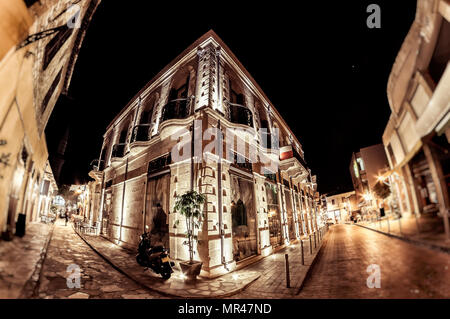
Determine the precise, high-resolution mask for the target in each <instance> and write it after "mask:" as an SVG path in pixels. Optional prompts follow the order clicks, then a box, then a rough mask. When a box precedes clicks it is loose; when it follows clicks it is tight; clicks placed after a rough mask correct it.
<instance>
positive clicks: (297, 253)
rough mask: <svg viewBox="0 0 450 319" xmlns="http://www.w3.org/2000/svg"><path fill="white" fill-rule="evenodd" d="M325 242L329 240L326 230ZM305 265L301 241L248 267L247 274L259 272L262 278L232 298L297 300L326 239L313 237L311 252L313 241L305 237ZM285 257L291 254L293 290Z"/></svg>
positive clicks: (290, 271)
mask: <svg viewBox="0 0 450 319" xmlns="http://www.w3.org/2000/svg"><path fill="white" fill-rule="evenodd" d="M323 240H324V241H325V240H326V234H325V230H324V237H323ZM302 241H303V254H304V265H302V258H301V245H300V242H298V243H295V244H291V245H289V246H288V247H286V248H284V249H281V250H279V251H277V252H276V253H274V254H272V255H271V256H268V257H266V258H264V259H262V260H261V261H259V262H257V263H255V264H252V265H250V266H247V267H246V268H245V270H246V271H256V272H259V273H261V277H260V278H259V279H258V280H257V281H256V282H255V283H253V284H252V285H251V286H249V287H248V288H247V289H245V290H244V291H243V292H241V293H239V294H237V295H234V296H232V297H231V298H234V299H241V298H255V299H288V298H296V296H297V295H298V293H299V292H300V291H301V289H302V287H303V283H304V281H305V279H306V277H307V276H308V274H309V272H310V270H311V268H312V266H313V265H314V262H315V260H316V256H317V254H318V253H319V251H320V248H321V245H322V243H323V241H322V236H321V237H320V240H319V237H318V236H317V237H316V243H314V237H313V236H312V237H311V244H312V246H311V250H312V253H311V250H310V244H309V238H308V237H304V238H302ZM285 254H288V260H289V274H290V288H287V287H286V261H285V259H286V258H285Z"/></svg>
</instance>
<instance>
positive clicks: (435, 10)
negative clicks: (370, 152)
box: [383, 0, 450, 237]
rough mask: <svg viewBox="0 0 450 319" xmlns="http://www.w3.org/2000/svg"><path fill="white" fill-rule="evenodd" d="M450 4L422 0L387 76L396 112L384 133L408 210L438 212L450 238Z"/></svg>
mask: <svg viewBox="0 0 450 319" xmlns="http://www.w3.org/2000/svg"><path fill="white" fill-rule="evenodd" d="M449 60H450V3H449V2H448V1H445V0H418V1H417V12H416V17H415V20H414V22H413V24H412V26H411V28H410V30H409V32H408V34H407V36H406V38H405V40H404V42H403V44H402V47H401V49H400V51H399V52H398V55H397V58H396V60H395V63H394V65H393V67H392V71H391V74H390V76H389V80H388V86H387V93H388V99H389V105H390V107H391V111H392V114H391V116H390V118H389V122H388V123H387V125H386V129H385V131H384V134H383V144H384V147H385V150H386V154H387V157H388V160H389V165H390V168H391V171H390V172H388V173H387V174H385V177H386V178H389V180H390V183H391V184H392V190H393V192H394V193H395V196H396V198H397V202H398V203H399V206H400V207H399V208H400V210H401V212H402V213H404V214H438V215H440V216H441V217H442V218H443V221H444V225H445V230H446V233H447V236H448V237H450V226H449V220H448V219H449V214H448V210H449V208H450V201H449V195H448V185H449V180H448V176H449V173H450V172H449V167H450V166H449V156H448V150H449V144H448V142H449V139H450V121H449V119H450V116H449V113H448V112H449V109H450V103H449V101H450V95H449V94H450V93H449V92H450V64H449Z"/></svg>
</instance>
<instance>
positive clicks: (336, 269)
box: [298, 225, 450, 312]
mask: <svg viewBox="0 0 450 319" xmlns="http://www.w3.org/2000/svg"><path fill="white" fill-rule="evenodd" d="M370 265H377V266H378V267H379V268H378V269H379V274H380V277H379V278H380V281H379V283H380V285H379V288H377V287H373V288H370V287H369V286H368V285H367V281H368V280H369V282H370V283H373V281H372V280H370V279H371V278H372V279H373V277H370V276H371V275H373V274H374V273H373V270H370V268H369V266H370ZM372 267H373V266H372ZM372 267H371V268H372ZM372 269H373V268H372ZM449 297H450V255H449V254H447V253H444V252H441V251H436V250H433V249H428V248H426V247H424V246H419V245H414V244H411V243H409V242H406V241H403V240H397V239H395V238H392V237H389V236H385V235H383V234H380V233H378V232H375V231H372V230H369V229H366V228H363V227H357V226H354V225H335V226H332V227H330V229H329V231H328V234H327V236H326V238H325V240H324V244H323V246H322V248H321V250H320V252H319V254H318V255H317V259H316V261H315V265H314V267H313V268H312V270H311V275H310V276H308V278H307V279H306V280H305V283H304V285H303V288H302V290H301V292H300V294H299V295H298V298H351V299H354V298H376V299H378V298H449ZM373 306H376V305H375V304H373ZM349 310H350V309H349ZM367 311H369V312H370V309H367Z"/></svg>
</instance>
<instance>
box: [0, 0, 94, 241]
mask: <svg viewBox="0 0 450 319" xmlns="http://www.w3.org/2000/svg"><path fill="white" fill-rule="evenodd" d="M99 2H100V1H99V0H81V1H69V0H64V1H60V0H58V1H57V0H41V1H33V0H29V1H21V0H2V1H1V2H0V21H1V24H0V25H1V27H0V232H1V233H3V238H5V239H11V238H12V234H14V231H15V223H16V220H17V218H18V215H19V214H20V213H21V214H24V215H26V221H35V220H38V219H39V214H40V213H41V212H42V211H41V209H43V206H42V203H43V202H44V199H43V198H42V196H47V195H44V194H48V191H47V190H48V189H49V187H48V186H49V185H48V183H47V182H46V181H49V180H51V178H49V167H48V161H47V159H48V150H47V145H46V140H45V134H44V129H45V126H46V124H47V122H48V119H49V117H50V114H51V112H52V110H53V107H54V105H55V103H56V101H57V99H58V96H59V95H60V94H61V93H67V90H68V87H69V84H70V79H71V76H72V72H73V68H74V65H75V61H76V59H77V56H78V51H79V49H80V46H81V43H82V41H83V38H84V34H85V32H86V29H87V26H88V24H89V22H90V20H91V18H92V15H93V13H94V11H95V9H96V8H97V6H98V4H99ZM54 186H55V185H54ZM47 201H48V199H45V202H46V203H47ZM22 216H23V215H22Z"/></svg>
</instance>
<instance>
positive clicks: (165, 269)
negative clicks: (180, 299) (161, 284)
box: [161, 263, 173, 280]
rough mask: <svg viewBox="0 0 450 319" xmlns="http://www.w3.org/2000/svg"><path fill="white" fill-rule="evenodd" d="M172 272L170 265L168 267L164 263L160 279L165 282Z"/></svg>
mask: <svg viewBox="0 0 450 319" xmlns="http://www.w3.org/2000/svg"><path fill="white" fill-rule="evenodd" d="M172 272H173V270H172V267H170V265H168V264H167V263H166V264H164V265H163V266H162V269H161V277H163V279H165V280H167V279H169V278H170V276H171V274H172Z"/></svg>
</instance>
